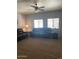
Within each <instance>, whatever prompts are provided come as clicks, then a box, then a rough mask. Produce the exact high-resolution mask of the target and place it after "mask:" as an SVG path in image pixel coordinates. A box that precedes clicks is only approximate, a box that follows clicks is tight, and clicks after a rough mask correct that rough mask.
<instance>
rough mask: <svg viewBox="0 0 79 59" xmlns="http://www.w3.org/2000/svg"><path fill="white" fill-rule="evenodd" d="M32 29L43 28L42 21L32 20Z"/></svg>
mask: <svg viewBox="0 0 79 59" xmlns="http://www.w3.org/2000/svg"><path fill="white" fill-rule="evenodd" d="M34 28H43V20H41V19H39V20H34Z"/></svg>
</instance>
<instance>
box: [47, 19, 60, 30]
mask: <svg viewBox="0 0 79 59" xmlns="http://www.w3.org/2000/svg"><path fill="white" fill-rule="evenodd" d="M47 27H48V28H52V29H59V18H49V19H47Z"/></svg>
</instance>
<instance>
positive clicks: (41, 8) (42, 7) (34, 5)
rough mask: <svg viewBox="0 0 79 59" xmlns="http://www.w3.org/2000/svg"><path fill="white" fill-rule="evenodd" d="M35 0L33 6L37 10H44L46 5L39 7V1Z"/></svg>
mask: <svg viewBox="0 0 79 59" xmlns="http://www.w3.org/2000/svg"><path fill="white" fill-rule="evenodd" d="M34 2H35V3H34V4H33V5H31V7H33V8H34V9H35V11H38V10H40V11H44V8H45V6H41V7H39V6H38V3H37V1H36V0H34Z"/></svg>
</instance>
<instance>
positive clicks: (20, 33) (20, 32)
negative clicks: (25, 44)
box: [17, 28, 28, 41]
mask: <svg viewBox="0 0 79 59" xmlns="http://www.w3.org/2000/svg"><path fill="white" fill-rule="evenodd" d="M27 36H28V35H27V33H26V32H23V30H22V29H20V28H19V29H17V41H20V40H22V39H24V38H26V37H27Z"/></svg>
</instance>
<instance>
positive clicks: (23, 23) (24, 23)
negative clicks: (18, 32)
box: [17, 14, 32, 32]
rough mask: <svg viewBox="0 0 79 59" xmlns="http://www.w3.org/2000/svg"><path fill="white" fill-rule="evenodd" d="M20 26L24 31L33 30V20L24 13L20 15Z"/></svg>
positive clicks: (18, 25)
mask: <svg viewBox="0 0 79 59" xmlns="http://www.w3.org/2000/svg"><path fill="white" fill-rule="evenodd" d="M17 21H18V24H17V27H18V28H22V29H23V31H24V32H31V31H32V22H31V21H30V20H29V19H27V18H26V17H25V16H24V15H21V14H19V15H18V20H17Z"/></svg>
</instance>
